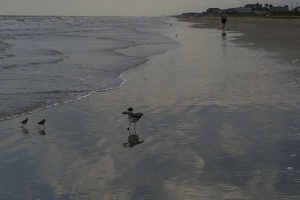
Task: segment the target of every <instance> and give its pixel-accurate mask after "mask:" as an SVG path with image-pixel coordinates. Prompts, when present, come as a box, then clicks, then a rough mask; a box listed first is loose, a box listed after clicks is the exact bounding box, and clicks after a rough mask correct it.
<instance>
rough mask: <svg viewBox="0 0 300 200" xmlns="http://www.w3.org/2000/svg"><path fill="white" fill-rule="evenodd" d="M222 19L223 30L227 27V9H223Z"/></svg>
mask: <svg viewBox="0 0 300 200" xmlns="http://www.w3.org/2000/svg"><path fill="white" fill-rule="evenodd" d="M221 20H222V24H223V30H224V29H225V23H226V21H227V15H226V13H225V11H223V12H222V14H221Z"/></svg>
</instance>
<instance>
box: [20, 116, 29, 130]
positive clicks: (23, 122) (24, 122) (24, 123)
mask: <svg viewBox="0 0 300 200" xmlns="http://www.w3.org/2000/svg"><path fill="white" fill-rule="evenodd" d="M27 122H28V118H26V119H24V120H23V121H21V123H22V124H23V125H22V128H23V127H24V126H25V125H26V124H27Z"/></svg>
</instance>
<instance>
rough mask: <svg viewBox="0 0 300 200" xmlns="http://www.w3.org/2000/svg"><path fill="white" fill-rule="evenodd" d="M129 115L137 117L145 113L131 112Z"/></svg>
mask: <svg viewBox="0 0 300 200" xmlns="http://www.w3.org/2000/svg"><path fill="white" fill-rule="evenodd" d="M129 115H131V116H133V117H137V118H141V117H142V116H143V115H144V114H143V113H130V114H129Z"/></svg>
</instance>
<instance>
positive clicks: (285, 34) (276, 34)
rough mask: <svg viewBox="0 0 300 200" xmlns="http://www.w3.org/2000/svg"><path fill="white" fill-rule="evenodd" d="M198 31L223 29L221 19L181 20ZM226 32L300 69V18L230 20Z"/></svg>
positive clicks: (238, 41)
mask: <svg viewBox="0 0 300 200" xmlns="http://www.w3.org/2000/svg"><path fill="white" fill-rule="evenodd" d="M178 19H179V20H180V21H186V22H190V23H193V26H192V27H194V28H202V29H211V28H213V29H217V30H222V28H221V27H222V24H221V20H220V17H219V16H218V17H199V18H193V19H190V18H188V19H187V18H180V17H179V18H178ZM225 31H229V32H231V31H233V32H238V33H241V34H243V35H242V36H239V37H236V42H237V43H240V44H250V45H248V46H249V47H250V48H251V47H254V48H257V49H263V50H266V51H269V52H272V53H275V54H279V55H280V56H281V57H282V58H283V60H285V62H286V63H287V64H290V65H295V66H297V67H300V62H299V61H297V60H299V59H300V48H299V46H300V34H299V33H300V19H298V18H297V19H291V18H282V17H278V18H277V17H274V18H273V17H228V18H227V22H226V27H225Z"/></svg>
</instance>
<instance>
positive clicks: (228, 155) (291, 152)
mask: <svg viewBox="0 0 300 200" xmlns="http://www.w3.org/2000/svg"><path fill="white" fill-rule="evenodd" d="M171 23H172V26H170V33H169V35H170V37H172V38H174V39H175V40H178V41H179V42H180V44H181V47H179V48H177V49H175V50H172V51H168V52H166V53H164V54H161V55H155V56H153V57H151V58H150V60H149V62H148V63H146V64H145V65H143V66H140V67H139V68H137V69H135V70H132V71H130V72H128V73H126V74H125V75H124V78H125V79H126V80H127V82H126V83H125V84H124V86H123V87H121V88H120V89H116V90H112V91H108V92H101V93H96V94H94V95H92V96H91V97H89V98H87V99H84V100H82V101H79V102H75V103H70V104H66V105H61V106H57V107H53V108H49V109H47V110H43V111H40V112H37V113H34V114H31V115H28V116H23V117H20V118H17V119H12V120H8V121H4V122H0V132H1V135H0V147H1V151H0V176H1V179H0V180H1V181H0V191H1V192H0V195H1V196H0V197H1V198H4V199H139V200H143V199H172V200H177V199H178V200H179V199H180V200H181V199H197V200H198V199H270V200H271V199H272V200H273V199H298V198H299V197H300V192H299V186H300V181H299V180H300V173H299V172H300V164H299V162H298V161H299V156H300V148H299V146H300V132H299V113H300V107H299V105H300V104H299V91H298V89H299V86H300V83H299V81H298V79H297V76H295V72H294V68H293V66H289V65H284V64H282V63H278V62H277V61H278V60H277V59H278V56H276V55H274V54H272V53H271V54H270V53H268V52H265V51H261V50H255V51H254V50H252V49H249V48H246V47H244V46H239V45H236V43H235V42H233V41H234V38H236V37H237V36H238V35H239V34H236V33H227V35H226V36H222V35H221V31H220V30H213V29H196V28H190V27H189V26H190V25H191V24H188V23H186V22H175V21H172V22H171ZM176 34H177V37H176ZM128 107H133V108H134V111H136V112H143V113H144V116H143V117H142V118H141V120H140V121H139V122H138V124H137V128H136V133H137V135H138V136H139V139H140V140H143V141H144V142H143V143H141V144H139V145H137V146H134V147H133V148H130V147H129V148H124V147H123V143H126V142H128V136H129V133H128V131H127V130H126V128H127V126H128V122H127V117H126V116H125V115H122V111H124V110H126V109H127V108H128ZM25 117H28V118H29V122H28V124H27V125H26V129H23V130H22V129H21V128H20V127H21V123H20V122H21V121H22V120H23V119H25ZM43 118H45V119H46V120H47V122H46V128H45V129H44V130H43V129H42V130H38V129H37V127H38V125H37V122H38V121H40V120H41V119H43ZM131 132H132V133H134V130H133V129H132V130H131Z"/></svg>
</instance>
